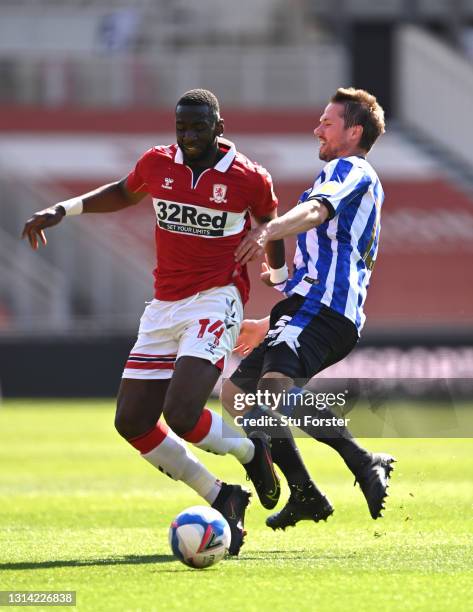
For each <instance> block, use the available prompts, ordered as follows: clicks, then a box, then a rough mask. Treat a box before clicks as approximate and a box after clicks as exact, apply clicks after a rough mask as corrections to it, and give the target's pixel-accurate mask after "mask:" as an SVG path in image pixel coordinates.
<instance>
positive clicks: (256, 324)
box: [233, 317, 269, 357]
mask: <svg viewBox="0 0 473 612" xmlns="http://www.w3.org/2000/svg"><path fill="white" fill-rule="evenodd" d="M268 329H269V317H267V318H266V319H260V320H257V319H245V320H244V321H243V322H242V324H241V327H240V334H239V336H238V338H237V341H236V344H235V348H234V349H233V352H234V353H236V354H237V355H239V356H240V357H246V356H247V355H249V354H250V353H251V351H252V350H253V349H254V348H256V347H257V346H258V345H259V344H260V343H261V342H263V340H264V337H265V336H266V333H267V332H268Z"/></svg>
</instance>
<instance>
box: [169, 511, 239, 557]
mask: <svg viewBox="0 0 473 612" xmlns="http://www.w3.org/2000/svg"><path fill="white" fill-rule="evenodd" d="M230 541H231V532H230V526H229V524H228V523H227V521H226V519H225V518H224V517H223V516H222V515H221V514H220V512H219V511H218V510H215V509H214V508H210V507H209V506H192V507H191V508H187V509H186V510H183V511H182V512H181V513H180V514H178V515H177V516H176V518H175V519H174V520H173V522H172V523H171V526H170V528H169V545H170V546H171V550H172V552H173V553H174V556H175V557H176V558H177V559H179V561H182V563H184V564H185V565H189V566H190V567H195V568H203V567H209V566H210V565H215V564H216V563H218V562H219V561H221V560H222V559H223V557H224V556H225V554H226V552H227V551H228V547H229V546H230Z"/></svg>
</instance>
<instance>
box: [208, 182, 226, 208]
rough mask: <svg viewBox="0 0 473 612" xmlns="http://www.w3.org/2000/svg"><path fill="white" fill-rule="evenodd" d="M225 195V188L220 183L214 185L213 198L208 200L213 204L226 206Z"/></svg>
mask: <svg viewBox="0 0 473 612" xmlns="http://www.w3.org/2000/svg"><path fill="white" fill-rule="evenodd" d="M226 195H227V186H226V185H222V184H221V183H216V184H215V185H214V186H213V196H212V197H211V198H210V201H211V202H215V203H216V204H226V203H227V200H226V199H225V196H226Z"/></svg>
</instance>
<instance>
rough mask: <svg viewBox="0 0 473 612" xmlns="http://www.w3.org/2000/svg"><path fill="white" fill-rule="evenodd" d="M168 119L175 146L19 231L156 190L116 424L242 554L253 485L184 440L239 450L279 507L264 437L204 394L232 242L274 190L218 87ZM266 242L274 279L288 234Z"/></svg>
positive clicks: (227, 308) (222, 352)
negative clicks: (232, 478) (197, 501)
mask: <svg viewBox="0 0 473 612" xmlns="http://www.w3.org/2000/svg"><path fill="white" fill-rule="evenodd" d="M175 117H176V143H174V144H170V145H164V146H156V147H153V148H152V149H150V150H149V151H147V152H145V153H144V154H143V155H142V157H141V158H140V159H139V160H138V162H137V164H136V166H135V168H134V169H133V170H132V171H131V172H130V173H129V174H128V176H127V177H125V178H124V179H122V180H121V181H117V182H115V183H111V184H110V185H104V186H102V187H99V188H98V189H96V190H95V191H93V192H90V193H87V194H84V195H83V196H80V197H78V198H73V199H71V200H67V201H65V202H59V203H58V204H56V205H55V206H52V207H51V208H48V209H45V210H43V211H39V212H37V213H36V214H35V215H33V217H31V219H29V220H28V221H27V222H26V225H25V228H24V230H23V237H26V238H27V239H28V240H29V242H30V245H31V247H32V248H33V249H37V248H38V244H39V242H42V243H43V244H46V238H45V236H44V229H45V228H48V227H52V226H54V225H57V224H58V223H59V222H61V221H62V219H63V218H64V216H65V215H77V214H81V213H83V212H85V213H107V212H114V211H118V210H122V209H124V208H127V207H129V206H133V205H136V204H138V202H140V201H141V200H142V199H143V198H144V197H145V196H146V195H150V196H151V197H152V199H153V206H154V210H155V213H156V224H155V227H154V228H150V229H154V232H155V240H156V250H157V265H156V268H155V271H154V276H155V294H154V297H155V299H153V300H152V301H151V302H150V303H149V304H148V306H147V307H146V309H145V311H144V313H143V316H142V318H141V321H140V328H139V333H138V338H137V340H136V343H135V345H134V347H133V348H132V350H131V353H130V356H129V358H128V360H127V362H126V365H125V369H124V372H123V378H122V382H121V386H120V390H119V393H118V401H117V413H116V418H115V426H116V429H117V431H118V432H119V433H120V435H121V436H123V438H125V439H126V440H127V442H129V443H130V444H131V445H132V446H133V447H134V448H135V449H137V450H138V451H139V452H140V453H141V455H142V457H143V458H144V459H146V461H148V462H149V463H150V464H151V465H153V466H154V467H155V468H158V469H159V470H161V471H162V472H164V473H166V474H168V475H169V476H170V477H171V478H173V479H175V480H180V481H182V482H184V483H185V484H187V485H188V486H189V487H191V488H192V489H193V490H194V491H196V492H197V493H198V494H199V495H200V496H201V497H203V498H204V499H205V500H206V501H207V502H208V503H209V504H211V505H212V506H213V507H214V508H216V509H217V510H219V511H220V512H221V513H222V514H223V515H224V516H225V518H226V519H227V521H228V523H229V525H230V529H231V533H232V539H231V544H230V548H229V552H230V554H232V555H237V554H238V553H239V550H240V547H241V545H242V543H243V535H244V531H243V521H244V515H245V510H246V507H247V505H248V503H249V495H250V494H249V491H247V490H246V489H244V488H242V487H241V486H240V485H237V484H234V485H232V484H227V483H223V482H221V481H220V480H218V479H217V478H216V477H215V476H214V475H213V474H212V473H210V472H209V471H208V470H207V469H206V468H205V466H204V465H203V464H202V463H201V462H200V461H199V460H198V459H197V457H196V456H195V455H194V454H193V453H192V452H191V450H190V449H189V448H188V447H187V445H186V442H190V443H192V444H194V445H195V446H197V447H198V448H201V449H204V450H207V451H209V452H213V453H215V454H218V455H224V454H227V453H230V454H232V455H234V456H235V457H236V459H238V461H239V462H240V463H241V464H242V465H243V467H244V468H245V470H246V473H247V475H248V477H249V478H250V479H251V480H252V481H253V484H254V486H255V489H256V491H257V493H258V496H259V498H260V501H261V503H262V504H263V505H264V506H265V507H266V508H273V507H274V506H275V505H276V503H277V500H278V497H279V491H280V488H279V480H278V478H277V476H276V474H275V472H274V469H273V464H272V461H271V453H270V450H269V440H268V439H267V437H265V436H264V434H262V435H258V432H256V433H255V434H254V435H253V436H248V437H246V436H242V435H240V434H239V433H238V432H235V430H234V429H232V428H230V427H229V426H228V425H226V423H225V422H223V420H222V418H221V416H220V415H219V414H218V413H216V412H214V411H212V410H208V409H207V408H205V402H206V401H207V399H208V397H209V395H210V393H211V391H212V390H213V388H214V386H215V383H216V382H217V380H218V378H219V376H220V373H221V370H222V369H223V365H224V361H225V359H226V357H227V356H228V355H229V354H230V353H231V351H232V349H233V347H234V345H235V341H236V338H237V336H238V331H239V328H240V324H241V320H242V318H243V304H244V303H245V301H246V300H247V298H248V293H249V278H248V274H247V270H246V265H245V264H241V263H239V262H237V261H236V260H235V249H236V248H237V247H238V245H239V244H240V242H241V241H242V240H243V239H244V237H245V236H246V234H247V233H248V231H249V230H250V227H251V221H250V213H251V214H252V216H253V218H254V219H255V221H256V223H264V222H267V221H269V220H270V219H273V218H275V217H276V206H277V198H276V196H275V194H274V190H273V186H272V180H271V177H270V175H269V174H268V172H267V171H266V170H265V169H264V168H262V167H261V166H259V165H258V164H256V163H254V162H252V161H250V160H249V159H248V158H247V157H245V156H244V155H242V154H241V153H240V152H238V151H237V150H236V148H235V145H234V144H233V143H232V142H230V141H228V140H226V139H224V138H222V134H223V131H224V122H223V119H222V118H221V117H220V109H219V103H218V100H217V98H216V97H215V96H214V94H212V93H211V92H209V91H207V90H203V89H197V90H191V91H189V92H187V93H186V94H184V95H183V96H182V97H181V98H180V99H179V101H178V103H177V105H176V112H175ZM124 231H126V229H125V228H124ZM266 251H267V255H268V257H269V258H270V260H271V262H273V263H272V265H273V279H278V277H279V276H280V275H281V269H282V268H284V265H283V264H284V243H283V241H282V240H279V241H276V242H272V243H268V247H267V249H266ZM274 275H276V276H274ZM161 415H164V417H165V420H166V422H164V421H163V420H162V419H161V418H160V417H161Z"/></svg>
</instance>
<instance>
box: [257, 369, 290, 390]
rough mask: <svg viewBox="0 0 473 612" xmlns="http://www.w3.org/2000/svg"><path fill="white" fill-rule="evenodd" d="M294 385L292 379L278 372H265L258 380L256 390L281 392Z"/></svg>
mask: <svg viewBox="0 0 473 612" xmlns="http://www.w3.org/2000/svg"><path fill="white" fill-rule="evenodd" d="M293 386H294V381H293V380H292V378H289V376H287V375H286V374H281V373H280V372H266V374H263V376H262V377H261V378H260V380H259V382H258V391H261V392H262V393H282V392H283V391H288V390H289V389H290V388H291V387H293Z"/></svg>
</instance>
